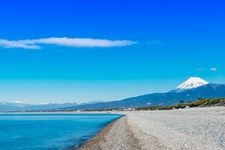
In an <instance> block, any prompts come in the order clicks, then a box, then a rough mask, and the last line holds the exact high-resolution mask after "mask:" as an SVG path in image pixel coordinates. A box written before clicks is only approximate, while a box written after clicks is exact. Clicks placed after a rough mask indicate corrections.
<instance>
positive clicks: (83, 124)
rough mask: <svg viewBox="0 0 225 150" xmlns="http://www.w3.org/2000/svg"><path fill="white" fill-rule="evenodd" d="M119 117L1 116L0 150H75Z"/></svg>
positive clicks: (101, 115)
mask: <svg viewBox="0 0 225 150" xmlns="http://www.w3.org/2000/svg"><path fill="white" fill-rule="evenodd" d="M119 117H121V115H113V114H0V149H2V150H66V149H74V147H77V146H79V145H80V144H81V143H83V142H85V141H87V140H88V139H90V138H91V137H93V136H94V135H95V134H96V133H97V132H98V131H100V130H101V129H102V128H103V127H104V126H105V125H106V124H108V123H110V122H111V121H113V120H114V119H117V118H119Z"/></svg>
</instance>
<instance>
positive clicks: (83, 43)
mask: <svg viewBox="0 0 225 150" xmlns="http://www.w3.org/2000/svg"><path fill="white" fill-rule="evenodd" d="M136 43H137V42H135V41H130V40H108V39H93V38H68V37H50V38H41V39H27V40H6V39H0V47H4V48H24V49H41V48H42V45H56V46H65V47H89V48H91V47H99V48H101V47H102V48H107V47H123V46H130V45H134V44H136Z"/></svg>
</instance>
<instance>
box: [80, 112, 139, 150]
mask: <svg viewBox="0 0 225 150" xmlns="http://www.w3.org/2000/svg"><path fill="white" fill-rule="evenodd" d="M77 149H78V150H93V149H94V150H110V149H121V150H122V149H123V150H137V149H141V146H140V143H139V140H138V139H136V138H135V136H134V134H133V132H132V131H131V129H130V126H129V124H128V122H127V116H123V117H121V118H119V119H117V120H115V121H113V122H111V123H110V124H108V125H107V126H106V127H105V128H103V129H102V130H101V131H100V132H99V133H98V134H97V135H96V136H94V137H93V138H92V139H90V140H89V141H87V142H86V143H84V144H82V145H81V146H80V147H79V148H77Z"/></svg>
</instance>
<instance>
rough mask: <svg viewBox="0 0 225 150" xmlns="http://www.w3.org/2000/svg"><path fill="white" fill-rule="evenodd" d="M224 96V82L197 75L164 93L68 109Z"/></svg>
mask: <svg viewBox="0 0 225 150" xmlns="http://www.w3.org/2000/svg"><path fill="white" fill-rule="evenodd" d="M200 97H201V98H221V97H225V84H214V83H210V82H207V81H205V80H203V79H201V78H199V77H191V78H189V79H188V80H186V81H185V82H183V83H181V84H180V85H179V86H178V87H177V88H176V89H174V90H171V91H169V92H166V93H152V94H146V95H141V96H137V97H131V98H126V99H123V100H119V101H112V102H101V103H95V104H88V105H77V106H75V107H70V108H68V109H75V110H78V109H79V110H97V109H113V108H136V107H144V106H156V105H165V106H167V105H173V104H177V103H179V102H181V101H184V102H192V101H194V100H196V99H198V98H200Z"/></svg>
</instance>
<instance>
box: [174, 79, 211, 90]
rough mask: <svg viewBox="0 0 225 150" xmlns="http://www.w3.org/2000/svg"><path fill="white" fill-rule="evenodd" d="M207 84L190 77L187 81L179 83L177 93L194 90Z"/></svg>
mask: <svg viewBox="0 0 225 150" xmlns="http://www.w3.org/2000/svg"><path fill="white" fill-rule="evenodd" d="M206 84H209V82H207V81H205V80H203V79H201V78H199V77H191V78H189V79H188V80H186V81H185V82H183V83H181V84H180V85H179V86H178V87H177V89H176V90H177V91H183V90H187V89H194V88H197V87H200V86H203V85H206Z"/></svg>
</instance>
